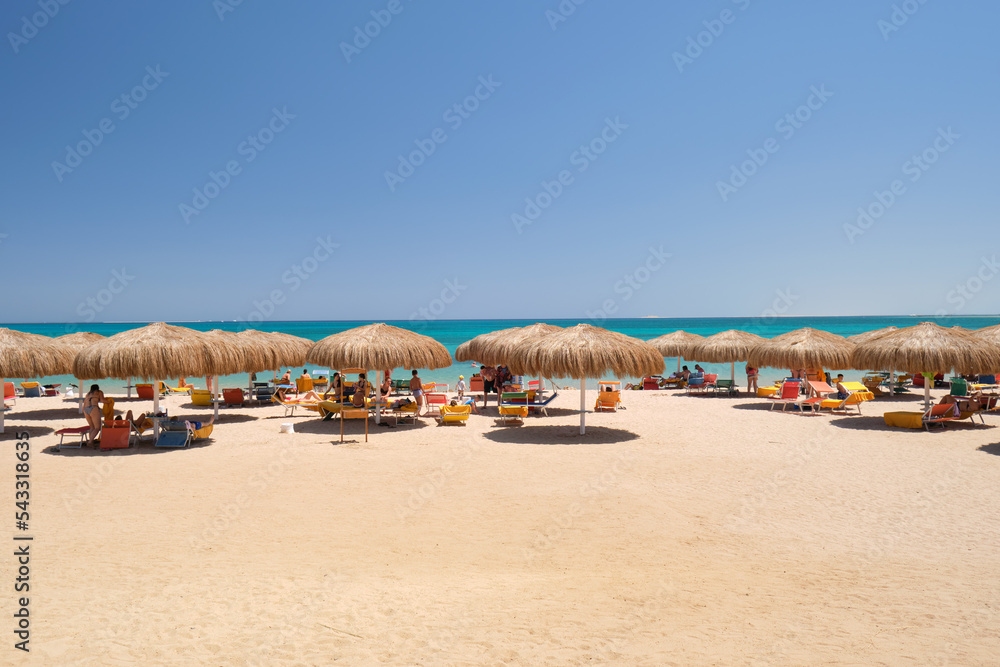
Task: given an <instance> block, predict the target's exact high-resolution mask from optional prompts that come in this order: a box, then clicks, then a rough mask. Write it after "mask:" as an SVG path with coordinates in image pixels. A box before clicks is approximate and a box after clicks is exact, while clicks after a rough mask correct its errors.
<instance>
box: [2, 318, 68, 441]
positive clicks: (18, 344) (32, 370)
mask: <svg viewBox="0 0 1000 667" xmlns="http://www.w3.org/2000/svg"><path fill="white" fill-rule="evenodd" d="M72 365H73V350H72V349H71V348H70V347H69V346H67V345H64V344H62V343H60V342H57V341H56V340H54V339H52V338H49V337H47V336H39V335H37V334H30V333H24V332H23V331H14V330H13V329H5V328H0V387H4V386H6V384H5V379H6V378H31V377H44V376H46V375H61V374H63V373H66V372H67V371H68V370H69V368H70V367H71V366H72ZM4 393H5V394H6V392H4ZM4 412H6V408H4V409H2V410H0V433H3V432H4Z"/></svg>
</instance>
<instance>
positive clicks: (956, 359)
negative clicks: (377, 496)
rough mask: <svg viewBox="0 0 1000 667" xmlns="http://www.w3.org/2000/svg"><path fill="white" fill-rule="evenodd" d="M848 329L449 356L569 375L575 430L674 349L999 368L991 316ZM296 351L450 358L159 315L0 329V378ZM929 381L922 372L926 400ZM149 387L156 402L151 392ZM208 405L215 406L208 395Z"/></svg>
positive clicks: (420, 349)
mask: <svg viewBox="0 0 1000 667" xmlns="http://www.w3.org/2000/svg"><path fill="white" fill-rule="evenodd" d="M852 338H853V340H852V339H849V338H844V337H841V336H837V335H835V334H832V333H828V332H825V331H819V330H816V329H810V328H805V329H798V330H796V331H791V332H788V333H786V334H782V335H780V336H776V337H775V338H772V339H765V338H762V337H760V336H757V335H755V334H752V333H748V332H744V331H736V330H729V331H724V332H721V333H718V334H715V335H713V336H709V337H707V338H703V337H701V336H697V335H696V334H691V333H687V332H684V331H676V332H673V333H670V334H667V335H664V336H660V337H659V338H655V339H653V340H651V341H641V340H639V339H636V338H632V337H630V336H626V335H624V334H621V333H617V332H614V331H609V330H606V329H602V328H599V327H595V326H591V325H588V324H578V325H576V326H574V327H567V328H562V327H556V326H553V325H549V324H533V325H530V326H526V327H517V328H512V329H504V330H501V331H494V332H490V333H487V334H482V335H480V336H477V337H476V338H474V339H472V340H470V341H467V342H466V343H463V344H462V345H460V346H459V347H458V349H457V350H456V353H455V359H456V360H457V361H460V362H461V361H478V362H480V363H484V364H488V365H498V364H501V363H502V364H504V365H506V366H507V367H509V368H510V369H511V371H512V372H513V373H515V374H517V375H528V376H539V377H557V378H566V377H568V378H573V379H575V380H579V381H580V389H581V391H580V433H581V434H583V433H585V431H586V398H585V389H586V380H587V379H588V378H594V379H599V378H601V377H604V376H605V375H607V374H613V375H615V376H619V377H623V376H631V377H644V376H649V375H657V374H660V373H662V372H663V370H664V367H665V365H664V357H677V358H678V368H679V367H680V359H681V358H682V357H683V358H687V359H692V358H694V359H698V360H700V361H706V362H711V363H725V362H729V363H730V364H732V366H731V372H732V374H733V376H734V377H733V379H735V362H737V361H741V362H742V361H747V362H748V363H750V364H752V365H755V366H758V367H765V366H767V367H775V368H813V367H817V366H819V367H827V368H838V369H849V368H857V369H886V368H888V369H892V370H893V371H903V372H908V373H914V374H923V375H924V376H927V377H933V375H934V374H937V373H943V372H950V371H955V372H958V373H980V372H987V371H994V370H997V369H1000V325H997V326H994V327H988V328H986V329H980V330H978V331H967V330H964V329H959V328H955V327H953V328H946V327H941V326H939V325H936V324H934V323H930V322H925V323H922V324H919V325H917V326H913V327H908V328H904V329H895V328H893V327H890V328H888V329H885V330H879V331H875V332H867V333H865V334H859V335H858V336H856V337H852ZM304 362H309V363H315V364H322V365H324V366H327V367H329V368H331V369H387V368H388V369H392V368H400V367H401V368H410V369H417V368H424V369H430V370H433V369H436V368H443V367H447V366H450V365H451V364H452V357H451V354H449V352H448V350H447V349H446V348H445V347H444V346H443V345H441V344H440V343H438V342H437V341H435V340H434V339H432V338H430V337H428V336H423V335H421V334H417V333H414V332H412V331H408V330H405V329H400V328H398V327H393V326H390V325H387V324H371V325H367V326H362V327H358V328H355V329H350V330H348V331H343V332H340V333H337V334H333V335H331V336H328V337H326V338H324V339H322V340H320V341H318V342H315V343H314V342H313V341H310V340H307V339H304V338H297V337H295V336H290V335H288V334H281V333H265V332H260V331H255V330H246V331H241V332H239V333H235V332H227V331H221V330H213V331H209V332H200V331H195V330H193V329H187V328H184V327H178V326H173V325H169V324H165V323H162V322H159V323H154V324H150V325H147V326H145V327H141V328H138V329H132V330H129V331H124V332H122V333H119V334H115V335H113V336H110V337H108V338H104V337H101V336H99V335H98V334H91V333H76V334H70V335H68V336H64V337H61V338H57V339H52V338H47V337H45V336H38V335H35V334H28V333H23V332H18V331H13V330H9V329H0V378H3V377H42V376H49V375H61V374H66V373H70V372H71V373H72V374H73V375H75V376H76V377H77V378H80V379H81V380H83V379H84V378H90V379H100V378H114V379H120V380H128V379H129V378H146V379H152V380H153V381H154V382H156V381H158V380H160V379H164V378H172V377H183V376H192V377H197V376H207V377H208V378H216V381H215V386H214V393H215V394H216V396H218V381H217V378H218V377H219V376H223V375H232V374H236V373H251V372H259V371H267V370H278V369H279V368H281V367H287V366H299V365H302V363H304ZM0 382H2V380H0ZM930 384H932V383H930V382H926V383H925V402H927V403H929V400H930V399H929V393H927V392H929V386H930ZM81 386H82V383H81ZM374 386H375V387H379V386H380V383H378V382H376V383H374ZM153 396H154V407H153V410H154V412H156V411H157V410H158V404H157V402H158V397H159V392H154V394H153ZM377 399H378V397H377ZM215 404H216V414H217V410H218V400H216V402H215ZM376 419H378V412H377V411H376ZM0 432H3V415H2V412H0Z"/></svg>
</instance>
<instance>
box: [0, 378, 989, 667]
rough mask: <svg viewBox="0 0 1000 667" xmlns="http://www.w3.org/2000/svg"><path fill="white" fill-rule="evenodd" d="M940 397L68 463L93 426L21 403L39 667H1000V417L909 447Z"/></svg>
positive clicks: (242, 434)
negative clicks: (913, 413) (898, 415)
mask: <svg viewBox="0 0 1000 667" xmlns="http://www.w3.org/2000/svg"><path fill="white" fill-rule="evenodd" d="M941 392H942V390H936V391H935V392H934V395H935V396H939V395H940V394H941ZM589 393H591V394H593V392H589ZM919 398H920V397H919V396H918V395H917V394H916V393H911V394H909V395H907V396H905V397H898V398H895V399H879V400H876V401H874V402H868V403H865V404H864V405H863V410H864V413H865V414H864V415H862V416H844V415H832V416H831V415H830V414H823V415H818V416H812V415H800V414H797V413H792V412H786V413H784V414H781V413H780V412H779V411H769V410H768V407H769V406H768V405H767V404H766V403H765V401H763V400H762V399H757V398H746V397H743V398H734V399H730V398H721V397H719V398H706V397H687V396H683V395H681V394H679V393H676V392H668V391H665V392H626V393H624V394H623V400H624V403H625V406H626V409H625V410H621V411H619V412H617V413H603V414H588V416H587V427H588V428H587V435H586V436H579V435H578V422H579V418H578V414H577V413H576V412H575V408H576V407H577V406H578V405H579V394H578V393H577V392H575V391H564V392H560V396H559V398H558V399H557V400H556V403H555V405H556V406H557V407H556V408H555V409H550V416H549V417H531V418H529V419H528V420H527V422H526V424H525V425H524V426H522V427H500V426H498V425H497V422H496V419H495V417H493V416H490V415H487V416H481V417H476V416H473V417H472V418H471V419H470V420H469V422H468V424H467V425H466V426H446V427H439V426H437V425H436V422H435V421H433V420H431V419H423V420H421V422H420V423H418V425H416V426H398V427H395V428H388V427H383V428H379V427H376V426H375V425H374V424H373V423H372V424H370V436H369V439H368V442H367V443H366V442H365V441H364V433H363V424H362V423H361V422H359V421H352V422H348V423H347V437H346V440H347V442H345V443H343V444H341V443H340V442H339V423H337V422H326V423H324V422H321V421H319V420H318V419H317V418H316V417H315V415H313V414H312V413H306V415H304V416H299V414H298V412H296V416H295V417H294V418H284V417H283V416H282V410H281V408H279V407H276V406H265V407H259V408H258V407H247V408H244V409H240V410H223V411H222V416H221V417H220V420H219V422H218V423H217V424H216V427H215V432H214V434H213V437H212V439H211V440H208V441H204V442H201V443H198V444H196V445H195V446H193V447H192V448H191V449H188V450H170V451H165V450H157V449H154V448H153V447H152V446H151V445H149V444H141V445H140V446H139V447H137V448H135V449H130V450H119V451H115V452H105V453H98V452H94V451H90V450H75V449H72V450H64V451H62V452H56V451H55V448H54V445H55V444H56V442H57V441H58V437H57V436H55V435H53V431H55V430H56V429H59V428H62V427H64V426H77V425H80V424H82V423H83V420H82V418H81V417H80V416H79V415H78V414H77V413H76V404H75V403H72V404H71V403H70V402H68V401H64V400H63V399H62V398H38V399H19V400H18V401H17V406H16V409H15V410H14V411H12V412H10V413H8V415H7V433H6V434H5V435H4V437H3V439H4V442H5V443H6V446H5V447H4V450H5V451H6V454H5V455H4V456H5V459H6V461H7V462H6V463H5V464H4V465H3V466H0V471H2V473H0V481H2V484H3V487H4V488H7V489H13V488H14V487H13V474H14V463H15V460H14V457H13V443H14V439H13V438H14V435H13V434H14V433H16V432H27V433H29V434H30V442H31V448H32V450H31V451H32V459H31V461H32V464H33V465H32V468H31V475H32V477H31V479H32V489H33V492H32V503H33V504H32V528H31V532H32V533H33V534H34V536H35V540H34V542H33V543H32V550H33V551H32V562H31V565H32V582H31V598H32V612H31V613H32V641H31V649H32V650H31V654H30V661H31V663H32V664H45V665H53V664H61V665H70V664H73V665H132V664H164V665H191V664H210V665H245V664H251V665H256V664H260V665H265V664H266V665H279V664H281V665H284V664H288V665H318V664H331V663H337V664H346V665H379V664H399V665H414V664H417V665H438V664H447V665H474V664H475V665H478V664H487V665H565V664H612V665H615V664H617V665H771V664H773V665H804V664H835V665H860V664H864V665H909V664H913V665H917V664H921V665H926V664H934V665H989V664H996V661H997V656H998V655H1000V638H998V635H997V632H996V628H997V626H998V624H1000V583H998V581H997V577H996V572H997V570H998V566H1000V549H998V547H1000V512H998V509H1000V500H998V499H997V494H996V489H997V482H998V480H1000V435H998V434H1000V430H998V429H997V428H996V426H997V424H998V423H1000V414H994V415H989V416H987V417H986V425H985V426H983V425H980V424H978V423H977V424H976V425H975V426H973V425H971V424H969V423H968V422H963V423H954V424H952V425H949V426H948V427H947V428H945V429H943V430H936V431H934V432H931V433H926V432H923V431H911V430H904V429H892V430H890V429H888V428H886V427H885V426H884V425H883V423H882V419H881V415H882V413H883V412H884V411H887V410H901V409H902V410H905V409H914V410H915V409H919ZM185 403H186V399H184V398H180V397H169V398H167V399H166V405H167V406H168V407H169V409H170V412H171V415H172V416H173V415H189V416H195V415H197V414H203V415H204V414H205V413H204V412H200V413H199V410H198V409H196V408H194V407H192V406H190V405H188V406H185ZM592 404H593V397H592V396H588V405H592ZM116 407H118V408H120V409H127V408H129V407H131V408H133V409H136V408H138V409H140V410H142V409H148V407H149V403H148V402H142V401H137V400H132V401H127V400H124V399H118V403H117V405H116ZM495 410H496V408H495V407H494V408H491V410H490V413H491V414H492V415H495ZM287 422H292V423H294V425H295V431H296V433H294V434H279V426H280V425H281V424H282V423H287ZM11 495H13V494H11ZM4 531H5V533H7V535H8V539H9V538H10V533H11V532H12V531H13V527H12V524H11V522H6V523H5V526H4ZM5 569H6V568H5ZM6 571H8V572H9V571H10V570H9V569H6ZM5 585H6V584H5ZM9 600H10V598H9V596H8V603H7V605H8V608H9V607H10V604H11V603H10V602H9ZM8 618H10V616H9V615H8Z"/></svg>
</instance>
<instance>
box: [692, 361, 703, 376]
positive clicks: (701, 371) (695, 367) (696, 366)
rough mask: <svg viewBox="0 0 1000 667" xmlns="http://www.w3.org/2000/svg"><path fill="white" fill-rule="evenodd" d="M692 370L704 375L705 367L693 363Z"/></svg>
mask: <svg viewBox="0 0 1000 667" xmlns="http://www.w3.org/2000/svg"><path fill="white" fill-rule="evenodd" d="M694 372H695V373H701V374H702V375H704V374H705V369H704V368H702V367H701V366H700V365H699V364H695V365H694Z"/></svg>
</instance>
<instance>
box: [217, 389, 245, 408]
mask: <svg viewBox="0 0 1000 667" xmlns="http://www.w3.org/2000/svg"><path fill="white" fill-rule="evenodd" d="M222 402H223V403H225V404H226V405H228V406H238V407H243V405H244V397H243V390H242V389H223V390H222Z"/></svg>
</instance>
